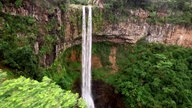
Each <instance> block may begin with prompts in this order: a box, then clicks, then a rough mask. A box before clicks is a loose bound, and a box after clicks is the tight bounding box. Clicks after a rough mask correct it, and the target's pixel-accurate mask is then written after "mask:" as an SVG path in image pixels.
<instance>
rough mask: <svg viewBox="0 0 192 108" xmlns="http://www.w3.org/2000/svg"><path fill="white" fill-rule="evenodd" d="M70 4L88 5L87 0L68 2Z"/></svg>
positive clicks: (71, 0)
mask: <svg viewBox="0 0 192 108" xmlns="http://www.w3.org/2000/svg"><path fill="white" fill-rule="evenodd" d="M70 3H71V4H82V5H86V4H88V0H70Z"/></svg>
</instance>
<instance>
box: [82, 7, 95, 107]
mask: <svg viewBox="0 0 192 108" xmlns="http://www.w3.org/2000/svg"><path fill="white" fill-rule="evenodd" d="M86 8H88V10H89V11H88V22H87V23H86ZM82 11H83V12H82V14H83V15H82V16H83V17H82V88H81V90H82V98H83V99H84V101H85V102H86V105H87V108H95V105H94V102H93V98H92V93H91V52H92V50H91V49H92V7H91V6H87V7H86V6H83V9H82ZM86 25H87V27H86Z"/></svg>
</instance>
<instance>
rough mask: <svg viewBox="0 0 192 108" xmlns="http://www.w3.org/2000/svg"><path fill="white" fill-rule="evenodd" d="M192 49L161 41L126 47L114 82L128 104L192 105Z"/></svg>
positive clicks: (122, 52)
mask: <svg viewBox="0 0 192 108" xmlns="http://www.w3.org/2000/svg"><path fill="white" fill-rule="evenodd" d="M191 54H192V49H188V48H181V47H176V46H163V45H160V44H143V43H140V44H138V45H136V46H122V47H120V48H119V51H118V54H117V60H118V63H117V64H118V66H119V71H120V73H118V74H117V75H116V76H114V78H113V80H112V82H110V83H111V84H112V85H113V86H115V88H116V89H117V91H118V92H119V93H121V94H123V95H124V96H125V100H126V103H127V106H128V107H132V108H135V107H149V108H152V107H158V108H159V107H160V108H161V107H174V108H175V107H192V97H191V96H192V82H191V81H190V79H191V78H192V70H191V69H190V66H191V63H190V62H189V61H190V58H191Z"/></svg>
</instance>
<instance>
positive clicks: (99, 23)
mask: <svg viewBox="0 0 192 108" xmlns="http://www.w3.org/2000/svg"><path fill="white" fill-rule="evenodd" d="M95 10H97V11H95ZM102 11H103V10H99V11H98V9H95V8H94V9H93V27H94V28H93V36H94V37H93V41H94V42H99V41H110V42H115V43H136V42H137V41H139V40H140V39H145V40H146V41H148V42H159V43H163V44H172V45H181V46H184V47H192V37H191V36H192V29H191V28H187V27H184V26H181V25H173V24H149V23H147V21H146V18H147V17H149V13H148V12H147V11H144V10H142V9H138V10H134V11H133V10H130V15H131V16H137V18H139V20H135V19H133V18H129V17H128V18H127V19H126V20H125V21H123V22H117V23H109V22H107V21H103V20H102V19H98V15H101V14H102ZM2 12H3V13H7V14H11V15H19V16H31V17H33V18H34V19H35V20H36V21H37V22H38V32H39V35H38V36H37V37H38V38H37V39H36V41H35V42H34V51H35V53H36V54H38V53H39V51H40V50H41V48H42V46H43V44H44V43H46V42H45V39H44V37H45V36H46V35H47V34H52V35H54V36H55V37H56V41H55V42H54V44H52V45H53V47H54V49H53V50H52V52H51V54H50V53H49V54H48V53H47V54H45V55H44V56H43V59H42V60H41V61H42V64H43V65H44V66H46V65H49V64H51V62H52V61H53V60H54V58H55V57H56V56H57V55H58V54H59V52H61V51H63V50H65V49H66V48H68V47H71V46H73V45H76V44H80V43H81V17H82V15H81V6H77V5H70V6H68V8H65V9H64V10H63V9H62V8H61V5H60V6H58V3H57V2H54V3H52V2H51V1H48V0H44V1H41V2H38V1H36V0H35V1H30V0H23V4H22V6H20V7H15V6H14V5H13V4H10V5H3V8H2ZM158 15H162V16H165V15H166V14H163V13H158ZM99 17H100V16H99ZM53 19H54V21H52V20H53ZM51 21H52V22H53V23H52V25H54V26H53V27H52V28H51V29H52V30H49V29H47V25H48V24H49V23H50V22H51ZM61 31H62V33H60V32H61ZM59 33H60V34H59ZM50 58H51V59H50Z"/></svg>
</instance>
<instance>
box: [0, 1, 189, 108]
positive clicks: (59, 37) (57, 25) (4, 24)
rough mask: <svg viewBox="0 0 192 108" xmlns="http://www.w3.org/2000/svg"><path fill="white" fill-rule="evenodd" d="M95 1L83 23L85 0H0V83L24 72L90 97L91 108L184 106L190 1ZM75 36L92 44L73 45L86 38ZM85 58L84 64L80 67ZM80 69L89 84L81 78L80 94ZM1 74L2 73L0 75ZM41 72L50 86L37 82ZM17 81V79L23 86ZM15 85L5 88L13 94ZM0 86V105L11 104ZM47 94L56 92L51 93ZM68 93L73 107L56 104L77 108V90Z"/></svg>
mask: <svg viewBox="0 0 192 108" xmlns="http://www.w3.org/2000/svg"><path fill="white" fill-rule="evenodd" d="M101 1H102V2H101V3H100V5H101V6H102V7H101V6H95V5H94V6H92V25H91V24H90V20H91V19H90V18H85V14H86V15H88V14H89V12H88V7H86V9H85V11H84V12H83V13H82V7H83V6H85V5H88V3H87V0H54V1H53V0H41V1H39V0H0V82H4V81H6V80H9V79H10V80H9V81H12V79H15V78H17V77H19V76H25V77H29V78H30V79H34V80H35V81H39V82H42V83H46V84H44V85H47V84H49V83H50V85H53V83H54V84H55V85H56V86H58V85H59V86H58V87H59V88H62V90H63V91H68V90H71V91H72V92H73V93H78V94H79V97H80V96H82V95H84V94H86V93H88V94H89V95H93V99H92V100H93V101H94V103H95V107H96V108H130V107H131V108H135V107H138V108H144V107H149V108H152V107H191V106H192V97H191V96H192V91H191V90H192V86H191V85H192V82H191V79H192V67H191V66H192V65H191V64H192V57H191V55H192V50H191V46H192V38H191V35H192V28H191V24H192V4H191V1H190V0H183V1H180V0H163V1H161V0H155V1H153V0H141V1H140V0H104V1H103V0H101ZM98 4H99V3H98ZM89 15H90V14H89ZM84 18H85V19H86V20H88V22H87V21H86V20H85V19H84ZM82 25H84V26H83V28H82ZM87 25H88V26H89V25H90V26H92V27H93V28H90V29H92V30H91V31H92V33H91V32H89V30H88V28H87V30H85V28H86V26H87ZM86 32H87V33H86ZM82 34H84V35H83V36H86V35H87V39H88V38H90V37H91V36H88V34H89V35H90V34H92V41H93V45H92V48H91V47H89V48H88V47H81V44H82V45H83V46H84V45H85V43H84V42H83V40H86V39H83V38H82ZM87 43H88V42H87ZM90 48H91V49H92V53H91V52H90ZM86 49H87V50H86ZM88 49H89V51H88ZM81 51H84V53H82V52H81ZM87 53H89V54H87ZM91 54H92V57H91ZM85 56H86V57H85ZM84 58H89V59H87V60H85V59H84ZM90 60H91V61H92V64H91V65H88V63H87V62H88V61H89V63H90ZM83 62H84V63H83ZM83 64H84V65H83ZM81 66H83V67H84V68H83V67H81ZM85 68H86V69H88V70H90V68H91V69H92V72H91V74H92V82H93V84H92V89H91V85H90V83H88V84H87V83H86V82H85V80H84V81H82V83H86V85H87V86H86V87H87V89H86V90H88V91H89V92H87V91H86V93H85V92H84V90H81V80H83V79H84V78H81V77H83V76H84V75H83V72H82V73H81V71H82V69H83V70H85ZM4 71H6V72H7V74H8V77H5V78H4V74H3V75H1V73H3V72H4ZM9 75H10V78H9ZM81 75H82V76H81ZM86 75H88V74H86ZM2 76H3V77H2ZM44 76H47V77H48V78H50V79H51V80H52V82H53V83H51V81H49V80H43V78H44ZM1 77H2V78H1ZM90 78H91V76H89V77H87V79H86V81H87V80H89V81H90ZM21 79H22V81H20V82H23V83H24V82H25V83H27V81H25V80H24V78H21ZM21 79H20V80H21ZM44 79H46V78H44ZM29 82H30V81H29ZM11 83H13V82H11ZM42 83H38V84H42ZM5 84H7V83H5ZM5 84H4V85H5ZM14 84H17V83H16V82H14ZM36 84H37V83H36ZM0 85H1V83H0ZM20 85H22V84H20ZM23 85H24V84H23ZM17 86H19V85H16V86H14V87H15V88H19V87H17ZM56 86H54V87H56ZM8 87H10V86H8ZM36 87H37V89H38V86H36ZM39 87H40V88H46V87H47V86H43V85H41V86H39ZM15 88H14V89H11V90H8V89H7V90H8V91H13V93H14V90H17V89H15ZM34 88H35V87H34ZM4 89H5V88H4ZM49 89H50V88H49ZM0 90H2V92H1V93H2V94H0V95H1V96H0V100H1V103H2V104H3V103H6V102H10V103H9V104H11V102H12V101H7V100H6V99H8V98H9V97H7V96H14V95H9V94H6V93H8V92H6V90H4V91H3V86H0ZM18 90H20V89H18ZM22 90H26V92H27V91H30V88H29V90H28V89H22ZM22 90H21V91H22ZM57 90H58V89H57ZM45 91H46V90H45ZM50 91H51V90H50ZM59 91H60V89H59ZM90 91H92V93H90ZM37 92H38V91H35V92H34V93H37ZM47 92H49V91H47ZM3 93H5V94H3ZM54 93H55V94H54ZM59 93H61V92H59ZM67 93H68V92H67ZM67 93H66V94H67ZM10 94H11V93H10ZM51 94H52V93H51ZM61 94H62V96H64V95H63V93H61ZM64 94H65V93H64ZM69 94H70V93H69ZM37 95H38V93H37ZM39 95H40V94H39ZM52 95H56V96H57V97H58V96H59V95H58V94H57V92H53V94H52ZM22 96H24V95H22ZM22 96H21V97H22ZM26 96H27V95H26ZM35 96H36V95H35ZM39 97H41V98H43V99H39V100H42V101H44V102H45V103H44V104H41V105H44V106H46V105H50V106H49V107H59V106H60V107H64V104H62V103H61V102H60V101H50V104H48V102H47V100H46V98H44V97H45V96H43V95H40V96H39ZM47 97H48V96H47ZM53 97H54V96H53ZM57 97H54V98H51V97H50V99H52V100H57ZM69 97H71V98H69V100H70V99H73V102H72V101H71V102H72V103H73V105H72V104H70V101H66V100H63V101H62V102H64V103H65V102H66V103H67V105H68V107H77V106H78V107H82V108H84V107H85V106H84V107H83V104H82V106H81V104H79V102H80V103H81V98H80V99H77V97H78V96H77V95H76V96H75V95H73V96H72V95H70V96H69ZM88 97H90V96H88ZM36 98H37V97H36ZM62 98H63V99H66V98H67V96H64V97H62ZM83 98H84V99H85V98H86V97H85V96H83ZM14 99H16V98H14ZM75 99H77V100H78V101H75ZM16 100H17V99H16ZM21 100H22V99H21ZM24 100H26V99H24ZM37 100H38V99H37ZM85 100H86V99H85ZM18 101H19V99H18ZM87 101H89V100H87ZM27 102H29V101H26V103H27ZM51 102H53V103H51ZM55 102H58V103H57V105H55ZM1 103H0V104H1ZM34 103H35V102H34ZM68 103H69V104H68ZM91 103H93V102H91ZM9 104H5V105H8V106H9ZM23 104H25V103H23ZM52 104H53V106H51V105H52ZM18 105H20V103H19V104H18ZM26 105H30V104H29V103H28V104H26ZM31 105H32V106H33V105H36V104H31ZM39 105H40V104H39ZM54 105H55V106H54ZM13 106H14V105H13ZM36 107H38V106H36ZM64 108H65V107H64Z"/></svg>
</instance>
